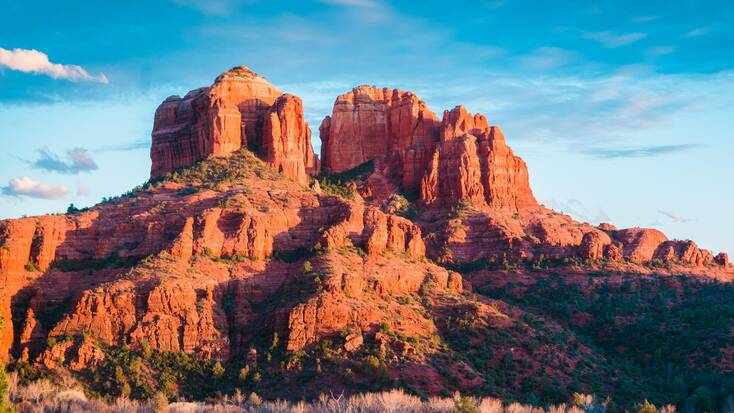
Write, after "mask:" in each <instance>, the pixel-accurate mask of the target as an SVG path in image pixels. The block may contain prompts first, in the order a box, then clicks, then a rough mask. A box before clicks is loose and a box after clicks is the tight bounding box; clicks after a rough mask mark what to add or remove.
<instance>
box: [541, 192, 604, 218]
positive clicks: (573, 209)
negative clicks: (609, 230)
mask: <svg viewBox="0 0 734 413" xmlns="http://www.w3.org/2000/svg"><path fill="white" fill-rule="evenodd" d="M542 202H543V205H545V206H546V207H548V208H550V209H553V210H555V211H558V212H561V213H563V214H568V215H571V216H572V217H574V218H575V219H578V220H581V221H583V222H588V223H592V224H600V223H602V222H609V221H610V220H611V219H610V217H609V214H607V212H606V211H605V210H604V209H602V208H600V207H599V208H591V207H588V206H587V205H585V204H584V203H583V202H582V201H580V200H578V199H574V198H570V199H568V200H565V201H564V200H562V199H561V200H559V199H555V198H550V199H544V200H542Z"/></svg>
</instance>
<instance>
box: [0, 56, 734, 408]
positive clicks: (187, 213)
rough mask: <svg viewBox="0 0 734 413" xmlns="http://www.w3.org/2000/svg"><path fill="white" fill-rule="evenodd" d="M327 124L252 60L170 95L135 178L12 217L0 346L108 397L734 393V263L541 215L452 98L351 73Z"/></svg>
mask: <svg viewBox="0 0 734 413" xmlns="http://www.w3.org/2000/svg"><path fill="white" fill-rule="evenodd" d="M319 130H320V135H321V140H322V151H321V160H320V161H319V159H318V157H316V156H315V155H314V153H313V150H312V147H311V134H310V129H309V127H308V125H307V123H306V122H305V121H304V116H303V105H302V102H301V100H300V99H299V98H298V97H296V96H293V95H289V94H284V93H281V92H280V91H279V90H278V89H276V88H275V87H274V86H272V85H270V84H269V83H268V82H267V80H265V79H264V78H263V77H261V76H259V75H257V74H255V73H254V72H252V71H251V70H249V69H247V68H244V67H238V68H234V69H232V70H230V71H228V72H226V73H224V74H222V75H221V76H219V77H218V78H217V79H216V81H215V82H214V84H213V85H212V86H211V87H205V88H200V89H195V90H193V91H191V92H189V93H188V94H187V95H186V96H185V97H183V98H180V97H178V96H173V97H170V98H168V99H166V100H165V101H164V102H163V103H162V104H161V105H160V106H159V108H158V110H157V111H156V116H155V124H154V127H153V132H152V137H153V142H152V147H151V159H152V166H151V180H150V181H149V182H148V183H146V184H145V185H144V186H141V187H139V188H135V189H134V190H132V191H131V192H130V193H128V194H125V195H122V196H120V197H118V198H115V199H112V200H108V201H106V202H104V203H101V204H98V205H96V206H94V207H92V208H89V209H87V210H83V211H78V212H75V213H71V214H66V215H49V216H40V217H32V218H22V219H15V220H5V221H0V279H1V280H2V284H1V285H2V290H1V291H0V310H1V311H2V317H3V319H4V320H5V323H4V328H3V329H2V337H1V341H0V352H1V354H2V356H3V357H4V358H5V359H6V360H8V359H9V360H11V361H12V363H11V365H12V366H14V368H15V369H16V370H18V371H19V372H20V374H21V376H22V377H25V378H26V379H27V380H31V379H33V378H35V377H39V376H45V375H51V376H54V375H59V374H72V375H73V376H75V377H77V378H78V379H80V380H82V381H83V382H84V383H86V385H87V386H88V388H89V389H90V391H94V392H97V393H100V394H102V395H110V396H116V395H130V396H133V397H149V396H151V395H153V394H155V393H157V392H159V391H163V392H165V393H167V394H168V395H169V397H175V396H176V395H185V396H189V397H199V398H200V397H205V396H207V395H210V394H214V393H216V392H229V391H233V390H234V389H235V388H239V389H243V390H247V391H252V390H255V391H257V392H258V393H262V394H264V395H265V396H268V397H276V396H278V397H288V398H299V397H313V396H316V395H318V394H319V393H321V392H323V391H324V390H325V389H329V390H332V391H342V390H343V391H350V392H355V391H365V390H380V389H385V388H390V387H394V386H400V387H403V388H405V389H408V390H409V391H411V392H414V393H416V394H418V395H422V396H429V395H446V394H449V393H451V392H453V391H454V390H461V391H463V392H469V393H475V394H481V395H493V396H499V397H503V398H507V399H517V400H523V401H528V402H562V401H565V400H567V399H568V397H570V395H571V393H572V392H574V391H584V392H597V393H598V394H603V395H611V396H612V397H615V396H616V395H619V396H617V397H619V400H620V404H624V403H633V402H637V401H640V400H641V399H643V398H645V397H648V398H653V399H654V400H655V402H656V403H657V404H665V403H671V402H672V403H678V404H681V405H682V404H685V403H704V401H701V400H703V399H706V402H707V403H709V402H710V403H712V404H715V403H720V402H722V401H723V398H724V397H725V395H726V392H734V380H733V379H732V366H734V359H732V357H734V351H733V350H734V311H733V309H732V307H731V305H732V304H731V303H733V302H734V300H732V299H734V291H732V288H731V284H730V282H731V280H732V277H733V276H734V272H733V271H732V270H731V269H730V268H729V262H728V257H727V256H726V254H723V253H720V254H718V255H716V256H714V255H713V254H712V253H711V252H709V251H707V250H704V249H701V248H699V247H698V246H697V245H696V244H695V243H694V242H693V241H688V240H685V241H683V240H669V239H668V238H667V237H666V236H665V235H664V234H662V233H661V232H659V231H657V230H654V229H644V228H631V229H617V228H615V227H614V226H612V225H610V224H602V225H600V226H598V227H595V226H593V225H590V224H588V223H580V222H577V221H574V220H573V219H572V218H571V217H569V216H566V215H562V214H559V213H557V212H554V211H552V210H550V209H547V208H545V207H544V206H542V205H540V204H538V202H537V201H536V200H535V198H534V196H533V194H532V190H531V188H530V184H529V174H528V170H527V167H526V165H525V163H524V162H523V160H522V159H520V158H519V157H518V156H516V155H514V154H513V152H512V150H511V149H510V148H509V146H507V143H506V141H505V137H504V136H503V134H502V132H501V131H500V130H499V128H498V127H496V126H490V125H489V123H488V122H487V119H486V118H485V117H484V116H483V115H480V114H476V115H471V114H470V113H469V112H468V111H467V110H466V109H465V108H464V107H461V106H459V107H456V108H454V109H452V110H450V111H445V112H444V113H443V117H442V118H441V119H439V117H438V116H436V115H435V114H434V113H433V112H431V110H430V109H428V107H427V106H426V104H425V103H423V102H422V101H421V100H420V99H419V98H418V97H417V96H416V95H414V94H413V93H410V92H403V91H400V90H397V89H395V90H390V89H378V88H375V87H371V86H359V87H357V88H355V89H353V90H352V91H350V92H348V93H346V94H344V95H342V96H339V97H338V98H337V99H336V102H335V105H334V109H333V113H332V115H331V116H328V117H326V118H325V119H324V121H323V122H322V123H321V126H320V128H319ZM687 309H690V310H691V311H692V312H693V314H698V315H699V316H698V317H691V316H690V314H689V313H687V311H686V310H687ZM645 337H647V338H654V340H655V341H649V340H647V341H646V340H645V339H644V338H645ZM651 343H656V344H657V345H656V346H655V347H651V346H650V344H651ZM658 349H661V350H663V349H664V352H661V353H660V354H658V353H657V350H658ZM651 352H652V354H650V353H651ZM659 369H666V370H665V371H666V372H667V373H666V374H667V376H665V375H661V374H659ZM667 380H671V381H674V382H675V386H672V385H671V386H668V387H666V386H667V385H666V384H665V383H667ZM632 381H636V383H637V384H636V387H634V386H633V387H632V388H630V385H629V383H630V382H632ZM701 389H703V390H701ZM705 392H708V393H706V394H705V395H704V396H705V397H704V396H701V394H700V393H705ZM694 396H695V397H697V398H694Z"/></svg>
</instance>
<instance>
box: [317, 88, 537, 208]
mask: <svg viewBox="0 0 734 413" xmlns="http://www.w3.org/2000/svg"><path fill="white" fill-rule="evenodd" d="M319 130H320V134H321V141H322V146H321V158H322V166H323V169H324V170H325V171H328V172H342V171H345V170H348V169H351V168H354V167H356V166H359V165H362V164H364V163H365V162H367V161H375V162H377V165H380V166H382V165H384V167H380V168H375V169H376V171H375V174H380V175H383V176H384V177H385V178H387V179H389V180H391V181H393V182H395V183H396V184H397V185H399V186H401V187H402V188H403V190H404V191H406V192H408V193H413V194H420V198H421V200H422V201H423V202H425V203H426V204H446V205H451V204H455V203H456V202H458V201H468V202H472V203H476V204H477V205H488V206H489V207H493V208H503V209H504V208H509V209H514V210H519V209H524V208H534V207H537V205H538V204H537V202H536V201H535V198H534V197H533V194H532V191H531V190H530V184H529V178H528V171H527V167H526V165H525V163H524V162H523V161H522V159H520V158H519V157H517V156H515V155H514V154H513V153H512V150H510V148H509V147H508V146H507V144H506V143H505V138H504V136H503V135H502V132H501V131H500V130H499V128H497V127H490V126H489V124H488V123H487V119H486V118H485V117H484V116H483V115H480V114H477V115H471V114H470V113H469V112H468V111H467V110H466V108H464V107H463V106H459V107H456V108H455V109H453V110H451V111H446V112H445V113H444V117H443V120H442V121H439V120H438V118H437V117H436V115H435V114H434V113H433V112H431V111H430V110H429V109H428V107H427V106H426V105H425V103H423V102H422V101H421V100H420V99H418V98H417V97H416V96H415V95H414V94H412V93H410V92H403V91H400V90H397V89H395V90H389V89H377V88H375V87H371V86H359V87H357V88H355V89H353V90H352V91H351V92H349V93H347V94H345V95H342V96H339V97H338V98H337V100H336V103H335V104H334V109H333V112H332V115H331V116H330V117H327V118H326V119H324V121H323V122H322V124H321V127H320V128H319ZM370 189H371V188H370Z"/></svg>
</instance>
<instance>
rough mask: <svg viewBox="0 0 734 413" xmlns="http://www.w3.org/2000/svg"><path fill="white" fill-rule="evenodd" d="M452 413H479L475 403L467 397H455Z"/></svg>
mask: <svg viewBox="0 0 734 413" xmlns="http://www.w3.org/2000/svg"><path fill="white" fill-rule="evenodd" d="M453 413H479V408H478V407H477V401H476V400H474V398H473V397H469V396H458V395H457V396H456V398H455V400H454V410H453Z"/></svg>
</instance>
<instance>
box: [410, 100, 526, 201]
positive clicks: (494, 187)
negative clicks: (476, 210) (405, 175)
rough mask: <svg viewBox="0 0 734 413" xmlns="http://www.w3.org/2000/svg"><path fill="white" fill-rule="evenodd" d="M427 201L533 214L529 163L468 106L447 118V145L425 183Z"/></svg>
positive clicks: (443, 136) (443, 135)
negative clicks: (527, 211)
mask: <svg viewBox="0 0 734 413" xmlns="http://www.w3.org/2000/svg"><path fill="white" fill-rule="evenodd" d="M420 194H421V200H423V201H424V202H426V203H428V204H432V203H439V204H447V205H450V204H453V203H455V202H457V201H459V200H462V201H467V202H470V203H471V204H474V205H476V206H482V205H487V206H489V207H492V208H498V209H511V210H521V209H528V208H530V209H532V208H537V207H538V203H537V201H536V200H535V197H533V194H532V191H531V190H530V183H529V176H528V170H527V166H526V165H525V162H524V161H523V160H522V159H520V158H519V157H517V156H515V155H514V154H513V153H512V150H511V149H510V148H509V147H508V146H507V144H506V143H505V137H504V135H503V134H502V132H501V131H500V130H499V128H497V127H496V126H493V127H489V126H488V124H487V120H486V118H485V117H484V116H482V115H479V114H477V115H475V116H472V115H471V114H470V113H469V112H468V111H467V110H466V108H464V107H463V106H457V107H456V108H454V109H453V110H451V111H446V112H444V116H443V122H442V126H441V143H440V144H439V145H438V146H437V148H436V150H435V152H434V154H433V158H432V159H431V162H430V164H429V166H428V170H427V171H426V173H425V175H424V177H423V181H422V182H421V192H420Z"/></svg>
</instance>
